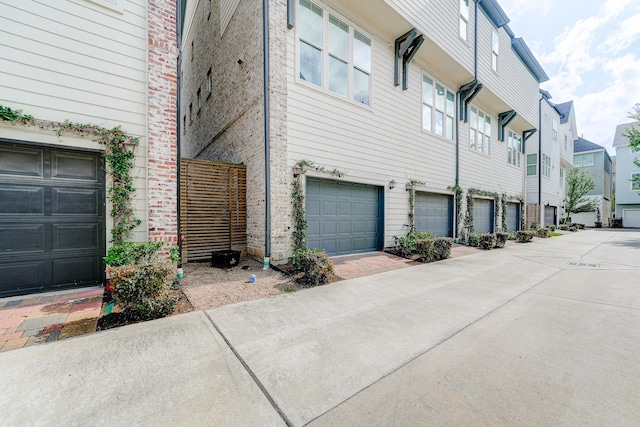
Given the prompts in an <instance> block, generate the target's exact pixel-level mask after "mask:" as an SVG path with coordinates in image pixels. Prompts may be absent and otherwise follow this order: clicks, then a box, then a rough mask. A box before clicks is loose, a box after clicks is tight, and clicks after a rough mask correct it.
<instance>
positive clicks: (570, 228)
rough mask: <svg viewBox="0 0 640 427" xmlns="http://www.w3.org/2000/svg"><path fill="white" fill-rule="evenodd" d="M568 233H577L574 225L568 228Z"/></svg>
mask: <svg viewBox="0 0 640 427" xmlns="http://www.w3.org/2000/svg"><path fill="white" fill-rule="evenodd" d="M568 230H569V231H578V227H576V226H575V225H572V226H570V227H569V228H568Z"/></svg>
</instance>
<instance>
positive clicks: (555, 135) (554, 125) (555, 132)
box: [551, 117, 558, 141]
mask: <svg viewBox="0 0 640 427" xmlns="http://www.w3.org/2000/svg"><path fill="white" fill-rule="evenodd" d="M551 135H552V136H553V140H554V141H557V140H558V121H557V120H556V119H555V117H554V119H553V121H552V123H551Z"/></svg>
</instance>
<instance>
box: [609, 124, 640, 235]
mask: <svg viewBox="0 0 640 427" xmlns="http://www.w3.org/2000/svg"><path fill="white" fill-rule="evenodd" d="M632 126H633V127H634V128H636V129H638V130H640V124H639V123H638V122H633V123H625V124H621V125H618V126H617V127H616V134H615V137H614V139H613V147H614V148H615V150H616V174H615V189H616V205H615V207H614V210H615V218H617V219H622V226H623V227H640V181H638V180H640V167H638V165H636V163H635V161H636V160H637V159H638V158H640V152H638V151H637V150H633V149H632V148H631V147H630V146H629V137H627V136H626V130H627V129H628V128H630V127H632Z"/></svg>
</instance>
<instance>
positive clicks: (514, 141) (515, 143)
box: [507, 130, 522, 168]
mask: <svg viewBox="0 0 640 427" xmlns="http://www.w3.org/2000/svg"><path fill="white" fill-rule="evenodd" d="M520 153H522V136H520V135H519V134H517V133H515V132H513V131H512V130H509V133H508V135H507V156H508V162H509V164H510V165H513V166H516V167H518V168H519V167H520V157H522V156H521V155H520Z"/></svg>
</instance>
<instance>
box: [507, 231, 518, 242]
mask: <svg viewBox="0 0 640 427" xmlns="http://www.w3.org/2000/svg"><path fill="white" fill-rule="evenodd" d="M508 239H509V240H516V239H517V237H516V232H515V231H512V232H511V233H509V237H508Z"/></svg>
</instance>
